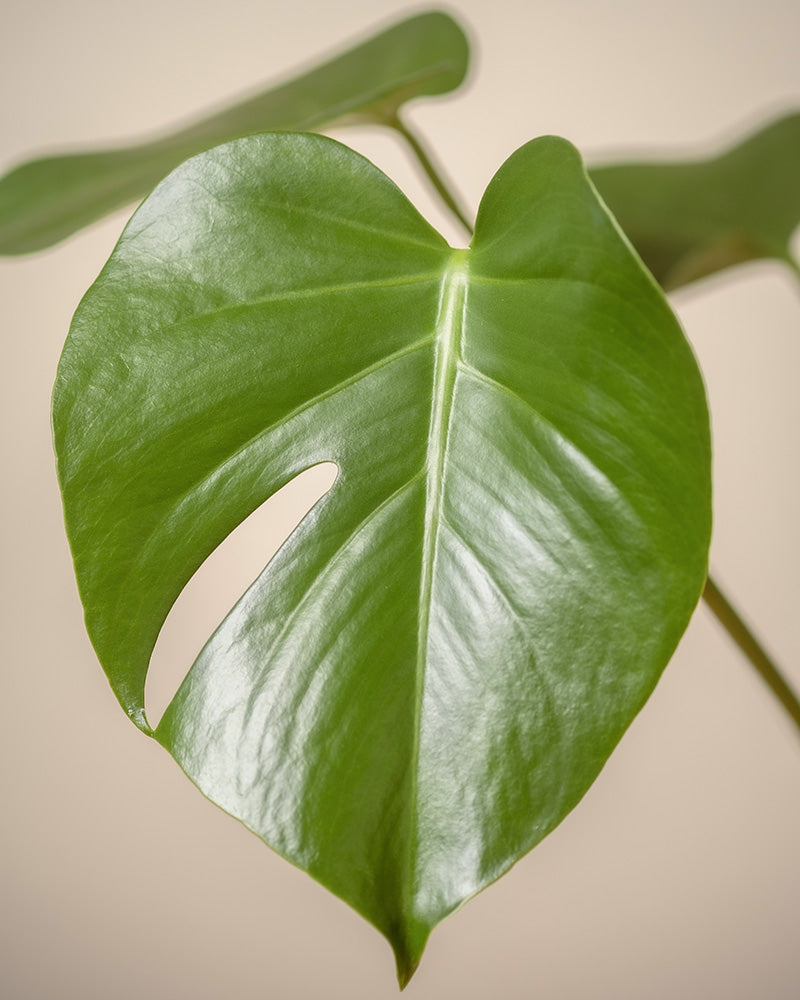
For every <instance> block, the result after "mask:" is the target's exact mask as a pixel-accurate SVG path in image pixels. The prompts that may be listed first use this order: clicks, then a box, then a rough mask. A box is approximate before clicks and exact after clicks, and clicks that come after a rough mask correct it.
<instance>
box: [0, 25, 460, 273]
mask: <svg viewBox="0 0 800 1000" xmlns="http://www.w3.org/2000/svg"><path fill="white" fill-rule="evenodd" d="M468 56H469V50H468V44H467V40H466V38H465V36H464V33H463V31H462V30H461V28H460V27H459V26H458V25H457V24H456V23H455V21H454V20H453V19H452V18H451V17H449V16H448V15H446V14H443V13H439V12H435V11H433V12H429V13H424V14H419V15H416V16H414V17H412V18H409V19H408V20H404V21H402V22H400V23H398V24H396V25H394V26H393V27H391V28H389V29H388V30H386V31H382V32H381V33H380V34H378V35H375V36H374V37H372V38H370V39H369V40H368V41H366V42H363V43H362V44H360V45H358V46H356V47H355V48H352V49H350V50H349V51H347V52H345V53H344V54H342V55H340V56H338V57H337V58H335V59H333V60H331V61H328V62H325V63H324V64H322V65H320V66H318V67H317V68H315V69H313V70H311V71H310V72H307V73H304V74H303V75H301V76H298V77H295V78H294V79H292V80H290V81H288V82H287V83H284V84H283V85H281V86H278V87H274V88H271V89H269V90H267V91H265V92H264V93H261V94H258V95H257V96H255V97H252V98H250V99H249V100H246V101H244V102H243V103H241V104H236V105H235V106H233V107H230V108H227V109H226V110H224V111H221V112H219V113H218V114H214V115H212V116H211V117H210V118H206V119H204V120H203V121H200V122H197V123H196V124H194V125H192V126H190V127H189V128H184V129H181V130H180V131H178V132H175V133H173V134H170V135H166V136H164V137H163V138H161V139H158V140H156V141H152V142H145V143H142V144H141V145H137V146H130V147H125V148H121V149H112V150H106V151H100V152H87V153H78V154H73V155H67V156H55V157H50V158H47V159H41V160H34V161H33V162H30V163H25V164H23V165H22V166H19V167H17V168H16V169H15V170H12V171H11V173H9V174H7V175H6V176H5V177H3V178H2V179H0V254H19V253H28V252H30V251H33V250H40V249H42V248H44V247H47V246H50V245H52V244H53V243H56V242H58V241H59V240H61V239H64V237H66V236H69V235H71V234H72V233H74V232H75V231H76V230H78V229H80V228H81V227H82V226H86V225H88V224H89V223H90V222H94V221H95V220H96V219H99V218H101V217H102V216H103V215H105V214H107V213H108V212H110V211H112V210H114V209H115V208H119V207H120V206H122V205H127V204H128V203H129V202H132V201H135V200H137V199H139V198H141V197H142V196H144V195H145V194H147V193H148V192H149V191H150V190H151V189H152V188H153V187H154V185H155V184H156V183H157V182H158V181H160V180H161V179H162V178H163V177H165V176H166V174H168V173H169V171H170V170H172V169H173V168H174V167H176V166H177V165H178V164H179V163H181V162H182V161H183V160H185V159H187V157H189V156H192V155H194V154H195V153H199V152H201V151H202V150H204V149H209V148H210V147H212V146H216V145H217V144H219V143H222V142H226V141H227V140H229V139H234V138H237V137H238V136H243V135H248V134H250V133H253V132H265V131H268V130H275V129H293V130H297V131H303V130H311V129H318V128H321V127H323V126H325V125H330V124H331V123H333V122H338V123H344V122H346V121H351V122H364V123H377V124H392V123H393V122H394V120H395V118H396V115H397V111H398V109H399V108H400V106H401V105H402V104H404V103H405V102H406V101H408V100H411V99H412V98H415V97H421V96H423V95H431V94H442V93H445V92H447V91H450V90H453V89H455V88H456V87H457V86H458V85H459V84H460V83H461V81H462V80H463V79H464V74H465V73H466V69H467V61H468Z"/></svg>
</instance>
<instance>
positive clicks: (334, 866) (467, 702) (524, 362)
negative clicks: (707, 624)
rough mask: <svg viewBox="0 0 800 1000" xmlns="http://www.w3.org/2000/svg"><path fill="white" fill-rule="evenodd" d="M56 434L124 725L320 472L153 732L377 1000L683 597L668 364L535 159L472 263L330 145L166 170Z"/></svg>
mask: <svg viewBox="0 0 800 1000" xmlns="http://www.w3.org/2000/svg"><path fill="white" fill-rule="evenodd" d="M54 431H55V441H56V448H57V456H58V472H59V478H60V481H61V486H62V491H63V498H64V506H65V514H66V521H67V528H68V534H69V537H70V542H71V545H72V549H73V554H74V558H75V565H76V570H77V576H78V581H79V586H80V591H81V595H82V599H83V602H84V605H85V609H86V620H87V626H88V629H89V632H90V635H91V637H92V640H93V642H94V645H95V648H96V649H97V652H98V655H99V657H100V660H101V662H102V663H103V665H104V667H105V670H106V672H107V674H108V676H109V679H110V681H111V684H112V686H113V687H114V690H115V691H116V693H117V696H118V697H119V699H120V701H121V703H122V704H123V706H124V707H125V709H126V710H127V712H128V713H129V714H130V715H131V717H132V718H133V719H134V720H135V721H136V722H137V724H138V725H139V726H140V727H142V728H143V729H145V730H146V731H150V730H149V725H148V722H147V719H146V716H145V707H144V682H145V675H146V672H147V667H148V660H149V657H150V654H151V651H152V648H153V645H154V643H155V641H156V637H157V635H158V632H159V629H160V627H161V625H162V623H163V621H164V619H165V618H166V615H167V613H168V611H169V609H170V607H171V605H172V603H173V602H174V600H175V598H176V597H177V595H178V593H179V592H180V590H181V588H182V587H183V586H184V584H185V583H186V582H187V580H188V579H189V578H190V576H191V575H192V573H193V572H194V571H195V569H196V568H197V567H198V566H199V565H200V563H201V562H202V561H203V560H204V559H205V558H206V556H207V555H208V554H209V553H210V552H211V551H212V550H213V549H214V548H215V547H216V546H217V545H218V544H219V543H220V542H221V541H222V540H223V539H224V538H225V536H226V535H227V534H228V533H229V532H230V531H231V530H232V529H233V528H234V526H235V525H237V524H238V523H240V522H241V521H242V520H243V519H244V518H245V517H246V516H247V515H248V514H249V513H250V512H251V511H252V510H254V509H255V508H256V507H257V506H258V505H259V504H261V503H262V501H263V500H264V499H265V498H267V497H268V496H270V495H271V494H273V493H274V492H275V491H276V490H278V489H279V488H280V487H281V486H282V485H283V484H284V483H286V482H287V481H288V480H290V479H291V478H292V477H294V476H295V475H297V474H298V473H299V472H300V471H302V470H303V469H307V468H309V467H310V466H313V465H315V464H317V463H319V462H323V461H332V462H335V463H336V465H337V466H338V469H339V472H338V477H337V479H336V482H335V483H334V485H333V487H332V488H331V490H330V491H329V493H328V494H326V495H325V496H324V497H323V498H322V500H321V501H320V502H319V503H318V504H317V505H316V507H315V508H314V509H313V510H312V512H311V513H310V514H309V515H308V516H307V517H306V519H305V520H304V521H303V522H302V523H301V524H300V526H299V527H298V528H297V529H296V531H295V532H294V533H293V535H292V536H291V537H290V538H289V540H288V541H287V542H286V543H285V544H284V546H283V547H282V548H281V549H280V550H279V552H278V554H277V555H276V556H275V557H274V559H273V560H272V561H271V562H270V564H269V565H268V566H267V567H266V568H265V570H264V572H263V574H262V575H261V576H260V577H259V578H258V579H257V580H256V581H255V582H254V583H253V584H252V586H251V587H250V588H249V589H248V590H247V592H246V593H245V594H244V595H243V597H242V598H241V600H240V601H239V602H238V603H237V605H236V606H235V607H234V608H233V610H232V611H231V612H230V614H229V615H228V616H227V617H226V619H225V621H224V622H223V623H222V624H221V626H220V627H219V629H218V630H217V632H216V633H215V634H214V635H213V637H212V638H211V639H210V640H209V642H208V644H207V645H206V647H205V649H204V650H203V652H202V653H201V655H200V656H199V658H198V659H197V661H196V663H195V664H194V666H193V667H192V669H191V670H190V672H189V674H188V676H187V677H186V680H185V681H184V683H183V685H182V686H181V688H180V689H179V691H178V693H177V694H176V696H175V698H174V700H173V701H172V703H171V705H170V706H169V708H168V709H167V711H166V713H165V715H164V717H163V719H162V720H161V722H160V724H159V725H158V726H157V728H156V731H155V736H156V738H157V739H158V740H159V741H160V742H161V743H162V744H163V745H164V746H165V747H166V748H167V749H168V750H169V751H170V753H171V754H173V755H174V757H175V758H176V760H177V761H178V762H179V764H180V765H181V767H182V768H183V769H184V770H185V772H186V773H187V774H188V775H189V776H190V778H191V779H192V780H193V781H194V782H195V783H196V784H197V785H198V786H199V788H200V789H202V791H203V792H204V793H205V794H206V795H207V796H208V797H209V798H210V799H212V800H213V801H214V802H216V803H218V804H219V805H220V806H222V808H224V809H225V810H227V811H228V812H229V813H231V814H232V815H234V816H236V817H238V818H239V819H241V820H242V821H243V822H244V823H245V824H246V825H247V826H248V827H250V828H251V829H252V830H254V831H255V832H256V833H257V834H258V835H259V836H260V837H262V838H263V839H264V840H265V841H266V842H267V843H268V844H270V845H271V846H272V847H273V848H274V849H275V850H276V851H278V852H280V853H281V854H282V855H283V856H285V857H286V858H288V859H289V860H291V861H292V862H293V863H294V864H296V865H298V866H300V867H301V868H303V869H305V870H306V871H308V872H309V873H310V874H311V875H312V876H313V877H314V878H316V879H318V880H319V881H320V882H322V883H323V884H324V885H326V886H327V887H329V888H330V889H331V890H332V891H333V892H335V893H337V894H338V895H339V896H340V897H342V898H343V899H344V900H346V901H347V902H348V903H350V904H351V905H352V906H353V907H355V909H356V910H358V911H359V912H360V913H361V914H363V915H364V916H365V917H366V918H367V919H368V920H370V921H371V922H372V923H373V924H374V925H375V926H376V927H378V928H379V929H380V930H381V931H382V932H383V933H384V934H385V935H386V937H387V938H388V939H389V941H390V942H391V944H392V946H393V948H394V950H395V954H396V958H397V966H398V975H399V978H400V981H401V983H405V982H407V980H408V979H409V977H410V976H411V974H412V973H413V970H414V968H415V967H416V965H417V963H418V961H419V958H420V956H421V954H422V951H423V948H424V946H425V942H426V940H427V937H428V935H429V933H430V931H431V929H432V928H433V927H434V926H435V924H436V923H437V922H439V921H440V920H441V919H442V918H443V917H445V916H446V915H447V914H448V913H450V912H451V911H452V910H454V909H455V908H456V907H458V906H459V905H460V904H461V903H462V902H463V901H464V900H465V899H467V898H468V897H470V896H471V895H473V894H474V893H476V892H477V891H478V890H480V889H481V888H482V887H484V886H486V885H487V884H488V883H490V882H492V881H493V880H494V879H496V878H497V877H498V876H499V875H501V874H502V873H503V872H504V871H506V870H507V869H508V868H509V867H510V866H511V865H512V864H513V863H514V861H516V860H517V859H518V858H519V857H520V856H521V855H523V854H524V853H525V852H526V851H528V850H529V849H530V848H531V847H532V846H533V845H534V844H536V843H537V842H538V841H539V840H541V838H542V837H544V836H545V835H546V834H547V833H548V832H549V831H550V830H551V829H552V828H553V827H554V826H555V825H556V824H557V823H558V822H559V821H560V820H561V819H562V818H563V817H564V816H565V815H566V813H567V812H568V811H569V810H570V809H571V808H572V807H573V806H574V805H575V804H576V803H577V802H578V800H579V799H580V798H581V796H582V795H583V794H584V792H585V791H586V789H587V788H588V787H589V785H590V784H591V782H592V781H593V780H594V778H595V777H596V776H597V774H598V772H599V770H600V768H601V767H602V766H603V763H604V761H605V760H606V759H607V757H608V755H609V754H610V752H611V751H612V749H613V747H614V746H615V744H616V743H617V741H618V740H619V738H620V736H621V735H622V733H623V731H624V730H625V728H626V727H627V726H628V724H629V723H630V721H631V719H632V718H633V717H634V715H635V714H636V712H637V711H638V710H639V708H640V707H641V705H642V704H643V702H644V700H645V699H646V698H647V696H648V695H649V693H650V691H651V690H652V688H653V686H654V684H655V683H656V680H657V679H658V676H659V674H660V672H661V670H662V669H663V667H664V665H665V664H666V662H667V660H668V659H669V657H670V655H671V653H672V651H673V649H674V647H675V644H676V642H677V640H678V638H679V636H680V635H681V633H682V631H683V629H684V627H685V626H686V623H687V621H688V619H689V616H690V614H691V611H692V609H693V607H694V604H695V602H696V601H697V599H698V596H699V594H700V591H701V588H702V586H703V582H704V579H705V572H706V555H707V547H708V541H709V530H710V527H709V525H710V514H709V507H710V485H709V465H710V458H709V440H708V425H707V412H706V404H705V397H704V391H703V386H702V382H701V379H700V375H699V372H698V370H697V366H696V363H695V361H694V358H693V356H692V354H691V351H690V349H689V347H688V345H687V344H686V342H685V340H684V337H683V335H682V332H681V330H680V328H679V327H678V325H677V323H676V321H675V319H674V317H673V315H672V313H671V312H670V310H669V307H668V306H667V304H666V301H665V300H664V298H663V295H662V293H661V291H660V290H659V289H658V287H657V285H656V284H655V282H654V281H653V280H652V278H651V276H650V275H649V274H648V273H647V272H646V271H645V270H644V268H643V267H642V266H641V264H640V262H639V261H638V259H637V258H636V257H635V256H634V254H633V253H632V252H631V250H630V247H629V244H628V243H627V241H626V240H625V239H624V237H623V236H622V235H621V234H620V232H619V230H618V229H617V227H616V224H615V223H614V222H613V221H612V219H611V217H610V216H609V215H608V214H607V212H606V210H605V208H604V207H603V206H602V204H601V203H600V201H599V200H598V199H597V197H596V195H595V192H594V189H593V188H592V185H591V184H590V182H589V181H588V178H587V175H586V173H585V170H584V168H583V165H582V164H581V161H580V158H579V157H578V155H577V153H576V152H575V150H574V149H573V148H572V147H571V146H570V145H569V144H568V143H566V142H564V141H563V140H560V139H555V138H546V139H540V140H535V141H533V142H531V143H529V144H528V145H526V146H524V147H522V148H521V149H520V150H518V151H517V152H516V153H515V154H514V155H513V156H512V157H511V158H510V159H509V160H508V161H507V162H506V163H505V164H504V165H503V167H502V168H501V169H500V171H499V172H498V174H497V175H496V176H495V178H494V180H493V181H492V183H491V184H490V186H489V188H488V189H487V191H486V194H485V196H484V198H483V201H482V204H481V208H480V212H479V215H478V220H477V226H476V233H475V237H474V241H473V244H472V246H471V248H470V249H468V250H453V249H451V248H450V247H448V246H447V244H446V243H445V242H444V241H443V240H442V238H441V237H440V236H439V235H438V234H437V233H436V232H434V231H433V230H432V229H431V228H430V227H429V225H428V224H427V223H426V222H425V221H424V220H423V219H422V218H421V217H420V215H419V214H418V213H417V212H416V210H415V209H414V208H413V206H412V205H411V204H410V203H409V202H408V201H407V200H406V199H405V197H404V196H403V195H402V194H401V193H400V191H399V190H398V189H397V188H396V187H395V186H394V185H393V184H392V182H391V181H389V180H388V179H387V178H386V177H385V176H384V175H383V174H381V173H380V172H379V171H378V170H377V169H376V168H375V167H373V166H372V165H371V164H369V163H368V162H367V161H366V160H364V159H362V158H361V157H360V156H358V155H357V154H355V153H353V152H352V151H350V150H348V149H346V148H345V147H343V146H341V145H339V144H338V143H335V142H333V141H332V140H329V139H324V138H322V137H319V136H313V135H288V134H283V135H280V134H277V135H260V136H253V137H249V138H245V139H242V140H239V141H237V142H234V143H231V144H228V145H226V146H222V147H219V148H217V149H215V150H212V151H211V152H209V153H205V154H203V155H201V156H198V157H196V158H194V159H193V160H190V161H188V162H187V163H185V164H184V165H183V166H181V167H180V168H179V169H178V170H177V171H175V172H174V173H173V174H172V175H170V177H169V178H167V180H166V181H164V182H163V183H162V184H161V185H160V186H159V187H158V188H157V189H156V191H155V192H154V193H153V195H152V196H151V197H150V198H149V199H148V200H147V201H146V202H145V203H144V205H143V206H142V207H141V208H140V210H139V211H138V212H137V213H136V214H135V215H134V217H133V219H132V221H131V223H130V224H129V226H128V227H127V229H126V231H125V233H124V234H123V237H122V239H121V241H120V243H119V245H118V246H117V248H116V250H115V252H114V254H113V255H112V257H111V259H110V261H109V262H108V264H107V266H106V268H105V269H104V270H103V272H102V274H101V275H100V277H99V278H98V280H97V282H96V283H95V285H94V286H93V287H92V288H91V289H90V291H89V292H88V293H87V295H86V297H85V298H84V301H83V302H82V304H81V306H80V307H79V309H78V311H77V313H76V316H75V319H74V322H73V326H72V329H71V332H70V335H69V338H68V341H67V344H66V347H65V350H64V354H63V357H62V360H61V363H60V367H59V372H58V377H57V382H56V388H55V395H54Z"/></svg>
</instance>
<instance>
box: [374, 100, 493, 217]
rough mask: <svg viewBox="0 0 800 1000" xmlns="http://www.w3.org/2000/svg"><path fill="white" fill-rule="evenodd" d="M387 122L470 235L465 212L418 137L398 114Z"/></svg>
mask: <svg viewBox="0 0 800 1000" xmlns="http://www.w3.org/2000/svg"><path fill="white" fill-rule="evenodd" d="M387 124H388V125H390V126H391V127H392V128H393V129H395V130H396V131H397V132H399V133H400V135H401V136H402V137H403V138H404V139H405V140H406V142H407V143H408V144H409V146H410V147H411V151H412V152H413V153H414V155H415V156H416V158H417V159H418V160H419V164H420V166H421V167H422V169H423V170H424V171H425V173H426V174H427V176H428V178H429V180H430V182H431V183H432V184H433V186H434V187H435V188H436V191H437V193H438V195H439V197H440V198H441V199H442V201H443V202H444V203H445V205H446V206H447V208H448V209H449V210H450V212H451V214H452V215H453V216H455V218H456V219H458V221H459V223H460V224H461V225H462V226H463V227H464V229H465V230H466V231H467V234H468V235H469V236H472V232H473V227H472V224H471V223H470V221H469V219H468V218H467V216H466V213H465V212H464V211H463V210H462V209H461V206H460V205H459V204H458V200H457V199H456V197H455V195H454V194H453V191H452V188H451V185H450V183H449V182H448V181H446V180H445V178H444V175H443V173H442V171H441V169H440V168H439V167H437V166H436V165H435V163H434V162H433V160H432V159H431V156H430V153H428V152H427V150H426V149H425V147H424V146H423V145H422V143H421V141H420V139H419V138H418V137H417V136H416V135H415V134H414V133H413V132H412V131H411V129H409V127H408V126H407V125H406V123H405V122H404V121H402V120H401V119H400V117H399V115H395V116H394V117H393V118H392V120H391V121H389V122H388V123H387Z"/></svg>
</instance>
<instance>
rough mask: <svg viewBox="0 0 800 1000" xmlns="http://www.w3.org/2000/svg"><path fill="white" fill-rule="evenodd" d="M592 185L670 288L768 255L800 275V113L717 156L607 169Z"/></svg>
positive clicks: (594, 176) (597, 173)
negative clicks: (798, 241)
mask: <svg viewBox="0 0 800 1000" xmlns="http://www.w3.org/2000/svg"><path fill="white" fill-rule="evenodd" d="M592 180H593V181H594V183H595V185H596V187H597V189H598V190H599V191H600V194H601V195H602V196H603V198H604V199H605V201H606V204H607V205H608V206H609V208H611V210H612V211H613V213H614V215H615V216H616V218H617V220H618V222H619V223H620V225H621V226H622V228H623V229H624V230H625V232H626V233H627V234H628V236H629V237H630V239H631V240H632V241H633V243H634V245H635V246H636V249H637V250H638V251H639V253H640V254H641V255H642V258H643V260H644V261H645V263H646V264H647V266H648V267H649V268H650V270H651V271H652V272H653V274H654V275H655V277H656V278H657V280H658V281H659V282H660V283H661V286H662V287H663V288H665V289H667V290H670V289H673V288H678V287H679V286H680V285H686V284H688V283H689V282H690V281H696V280H697V279H698V278H703V277H705V276H706V275H707V274H713V273H714V272H715V271H721V270H723V269H724V268H726V267H732V266H734V265H735V264H741V263H744V262H745V261H748V260H757V259H758V258H761V257H774V258H776V259H777V260H782V261H784V262H785V263H787V264H789V265H790V266H791V267H792V268H794V269H795V270H797V263H796V262H795V261H794V259H793V258H792V255H791V253H790V246H789V241H790V239H791V236H792V233H793V232H794V230H795V229H796V228H797V226H798V224H800V114H792V115H787V116H786V117H784V118H780V119H778V120H777V121H774V122H772V123H771V124H769V125H768V126H767V127H766V128H763V129H761V130H760V131H758V132H756V133H755V134H754V135H752V136H749V137H748V138H747V139H745V140H744V141H743V142H741V143H739V144H737V145H736V146H734V147H733V148H731V149H728V150H726V151H725V152H723V153H720V154H719V155H717V156H714V157H711V158H709V159H703V160H695V161H687V162H675V163H628V164H620V165H618V166H608V167H599V168H595V169H594V170H592Z"/></svg>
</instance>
